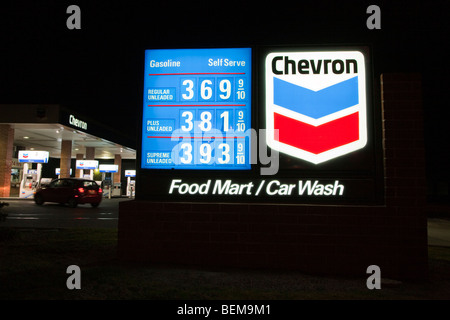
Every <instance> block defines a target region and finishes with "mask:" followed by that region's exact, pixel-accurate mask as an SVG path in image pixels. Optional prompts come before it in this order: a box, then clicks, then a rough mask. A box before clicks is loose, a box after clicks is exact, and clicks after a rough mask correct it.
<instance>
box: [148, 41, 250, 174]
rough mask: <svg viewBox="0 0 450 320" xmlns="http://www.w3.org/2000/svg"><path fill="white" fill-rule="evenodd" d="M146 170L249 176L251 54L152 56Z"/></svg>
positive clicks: (174, 53)
mask: <svg viewBox="0 0 450 320" xmlns="http://www.w3.org/2000/svg"><path fill="white" fill-rule="evenodd" d="M143 100H144V101H143V119H142V121H143V123H142V159H141V164H142V165H141V166H142V168H144V169H189V170H196V169H206V170H248V169H250V168H251V165H250V163H251V161H250V145H251V141H250V137H251V135H250V134H249V132H250V131H249V130H248V129H250V128H251V49H250V48H226V49H168V50H164V49H162V50H146V52H145V74H144V99H143Z"/></svg>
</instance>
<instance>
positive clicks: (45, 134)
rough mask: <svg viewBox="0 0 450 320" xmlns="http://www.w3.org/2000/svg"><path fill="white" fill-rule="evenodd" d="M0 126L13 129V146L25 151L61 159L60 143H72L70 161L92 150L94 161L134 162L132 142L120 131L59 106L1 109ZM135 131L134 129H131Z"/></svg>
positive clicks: (15, 106) (6, 107)
mask: <svg viewBox="0 0 450 320" xmlns="http://www.w3.org/2000/svg"><path fill="white" fill-rule="evenodd" d="M0 108H1V110H2V115H1V117H0V123H1V124H9V125H11V127H12V128H13V129H14V145H16V146H20V147H23V148H25V149H26V150H45V151H48V152H49V156H50V157H52V158H60V157H61V142H62V141H63V140H69V141H72V158H75V157H76V154H86V148H88V147H92V148H95V158H96V159H114V156H115V155H120V156H121V158H122V159H135V158H136V150H135V149H134V148H133V146H134V144H135V142H134V141H133V140H132V139H130V138H129V137H127V136H125V135H123V133H121V132H119V130H115V129H114V128H110V127H107V126H105V125H104V124H101V123H99V122H98V121H95V120H92V119H89V118H87V117H86V116H82V115H79V114H78V113H76V112H73V111H71V110H69V109H67V108H64V107H62V106H60V105H15V104H14V105H5V104H2V105H0ZM130 127H132V128H133V127H134V126H130Z"/></svg>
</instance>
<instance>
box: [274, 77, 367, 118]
mask: <svg viewBox="0 0 450 320" xmlns="http://www.w3.org/2000/svg"><path fill="white" fill-rule="evenodd" d="M273 100H274V101H273V103H274V104H276V105H278V106H280V107H283V108H286V109H289V110H292V111H295V112H298V113H301V114H304V115H305V116H308V117H311V118H314V119H319V118H322V117H324V116H326V115H329V114H332V113H335V112H337V111H340V110H344V109H347V108H349V107H352V106H354V105H356V104H358V103H359V102H358V101H359V97H358V76H356V77H353V78H351V79H348V80H346V81H342V82H339V83H337V84H335V85H332V86H329V87H327V88H324V89H322V90H319V91H313V90H310V89H306V88H304V87H301V86H298V85H295V84H292V83H290V82H287V81H284V80H281V79H278V78H276V77H274V78H273Z"/></svg>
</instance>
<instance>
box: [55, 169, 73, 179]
mask: <svg viewBox="0 0 450 320" xmlns="http://www.w3.org/2000/svg"><path fill="white" fill-rule="evenodd" d="M55 174H56V176H57V177H58V179H59V177H60V175H61V168H56V169H55ZM69 175H70V176H72V168H70V173H69Z"/></svg>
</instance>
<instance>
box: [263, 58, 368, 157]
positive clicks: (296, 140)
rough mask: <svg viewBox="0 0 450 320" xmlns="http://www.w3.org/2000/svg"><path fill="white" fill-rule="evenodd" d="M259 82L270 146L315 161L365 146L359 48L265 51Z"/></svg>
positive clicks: (363, 93) (361, 60) (365, 133)
mask: <svg viewBox="0 0 450 320" xmlns="http://www.w3.org/2000/svg"><path fill="white" fill-rule="evenodd" d="M265 81H266V108H265V109H266V110H265V111H266V129H267V130H266V135H267V136H266V139H267V144H268V146H269V147H270V148H272V149H274V150H277V151H279V152H282V153H285V154H288V155H290V156H293V157H296V158H299V159H302V160H306V161H308V162H311V163H314V164H319V163H322V162H325V161H328V160H331V159H334V158H337V157H340V156H343V155H345V154H348V153H350V152H353V151H356V150H359V149H362V148H364V146H365V145H366V143H367V125H366V122H367V120H366V93H365V87H366V79H365V64H364V56H363V54H362V53H361V52H359V51H336V52H330V51H327V52H274V53H270V54H268V55H267V57H266V75H265Z"/></svg>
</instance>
